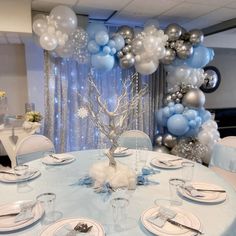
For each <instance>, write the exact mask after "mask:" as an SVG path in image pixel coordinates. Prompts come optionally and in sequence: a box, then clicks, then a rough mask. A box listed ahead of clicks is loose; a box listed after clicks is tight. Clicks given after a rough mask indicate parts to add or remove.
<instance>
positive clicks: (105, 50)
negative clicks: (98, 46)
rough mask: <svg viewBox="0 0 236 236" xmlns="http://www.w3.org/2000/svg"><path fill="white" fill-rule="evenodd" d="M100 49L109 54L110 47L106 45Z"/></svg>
mask: <svg viewBox="0 0 236 236" xmlns="http://www.w3.org/2000/svg"><path fill="white" fill-rule="evenodd" d="M102 51H103V52H104V54H109V53H110V52H111V48H110V47H108V46H105V47H103V49H102Z"/></svg>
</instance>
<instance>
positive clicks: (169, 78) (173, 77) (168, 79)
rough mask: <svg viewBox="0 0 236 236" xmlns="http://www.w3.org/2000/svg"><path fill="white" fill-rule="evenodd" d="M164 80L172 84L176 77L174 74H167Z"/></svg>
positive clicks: (175, 82) (175, 81)
mask: <svg viewBox="0 0 236 236" xmlns="http://www.w3.org/2000/svg"><path fill="white" fill-rule="evenodd" d="M166 81H167V83H168V84H171V85H172V86H173V85H175V84H177V83H178V81H177V79H176V77H175V76H174V75H172V74H169V75H168V76H167V77H166Z"/></svg>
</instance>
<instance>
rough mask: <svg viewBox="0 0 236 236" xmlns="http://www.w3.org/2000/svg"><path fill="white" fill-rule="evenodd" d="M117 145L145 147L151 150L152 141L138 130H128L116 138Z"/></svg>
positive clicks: (133, 147) (132, 147)
mask: <svg viewBox="0 0 236 236" xmlns="http://www.w3.org/2000/svg"><path fill="white" fill-rule="evenodd" d="M118 144H119V146H122V147H127V148H131V149H136V148H147V149H148V150H150V151H152V142H151V139H150V138H149V136H148V135H147V134H146V133H144V132H142V131H140V130H128V131H125V132H124V133H122V134H121V136H120V137H119V139H118Z"/></svg>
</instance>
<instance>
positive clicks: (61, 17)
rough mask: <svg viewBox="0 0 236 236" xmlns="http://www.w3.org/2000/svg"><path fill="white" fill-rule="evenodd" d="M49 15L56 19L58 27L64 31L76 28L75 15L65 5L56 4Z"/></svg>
mask: <svg viewBox="0 0 236 236" xmlns="http://www.w3.org/2000/svg"><path fill="white" fill-rule="evenodd" d="M50 17H52V18H53V20H55V21H56V23H57V26H58V29H59V30H60V31H62V32H64V33H68V34H70V33H72V32H73V31H74V30H75V29H76V28H77V16H76V14H75V12H74V11H73V10H72V9H71V8H69V7H67V6H62V5H59V6H56V7H54V8H53V9H52V11H51V12H50Z"/></svg>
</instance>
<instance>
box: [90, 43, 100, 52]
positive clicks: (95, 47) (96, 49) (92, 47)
mask: <svg viewBox="0 0 236 236" xmlns="http://www.w3.org/2000/svg"><path fill="white" fill-rule="evenodd" d="M88 51H89V52H90V53H92V54H95V53H98V52H99V51H100V47H99V45H97V43H96V41H95V40H91V41H89V43H88Z"/></svg>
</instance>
